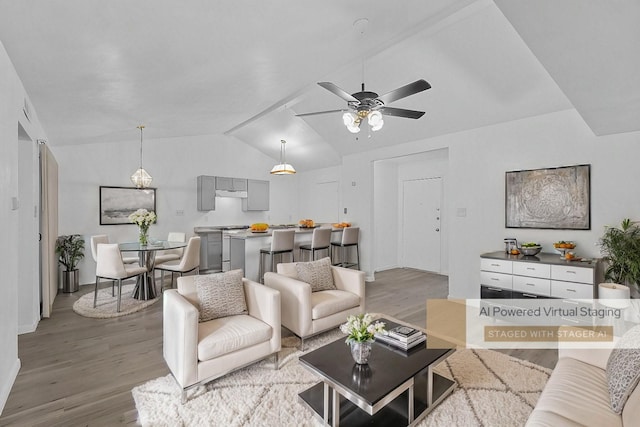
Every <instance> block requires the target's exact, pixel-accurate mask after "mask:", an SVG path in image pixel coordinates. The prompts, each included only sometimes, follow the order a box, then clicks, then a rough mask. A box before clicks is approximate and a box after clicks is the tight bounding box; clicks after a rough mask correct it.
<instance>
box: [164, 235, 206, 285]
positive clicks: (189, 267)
mask: <svg viewBox="0 0 640 427" xmlns="http://www.w3.org/2000/svg"><path fill="white" fill-rule="evenodd" d="M199 268H200V236H194V237H190V238H189V241H188V242H187V247H186V248H184V253H183V254H182V258H180V259H178V260H172V261H167V262H163V263H161V264H156V266H155V267H154V269H155V270H160V272H161V276H160V292H162V290H163V288H164V272H165V271H168V272H170V273H171V287H172V288H173V275H174V273H179V274H180V276H181V277H182V275H183V274H184V273H189V272H191V271H194V270H195V271H196V274H198V269H199Z"/></svg>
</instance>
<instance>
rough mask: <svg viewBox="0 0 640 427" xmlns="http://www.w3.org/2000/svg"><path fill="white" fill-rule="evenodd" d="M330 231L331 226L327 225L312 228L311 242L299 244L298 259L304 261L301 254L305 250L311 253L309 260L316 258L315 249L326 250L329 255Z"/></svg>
mask: <svg viewBox="0 0 640 427" xmlns="http://www.w3.org/2000/svg"><path fill="white" fill-rule="evenodd" d="M331 231H332V230H331V228H328V227H323V228H316V229H314V230H313V234H312V235H311V244H308V245H306V244H305V245H300V249H299V250H300V261H304V256H303V254H304V253H305V252H310V253H311V261H315V260H316V252H317V251H327V255H330V245H331Z"/></svg>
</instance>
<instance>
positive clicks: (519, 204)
mask: <svg viewBox="0 0 640 427" xmlns="http://www.w3.org/2000/svg"><path fill="white" fill-rule="evenodd" d="M590 169H591V165H576V166H562V167H557V168H547V169H534V170H522V171H510V172H506V174H505V186H506V191H505V192H506V195H505V226H506V227H507V228H546V229H565V230H590V229H591V201H590V192H591V190H590V185H591V183H590V179H591V178H590V174H591V170H590Z"/></svg>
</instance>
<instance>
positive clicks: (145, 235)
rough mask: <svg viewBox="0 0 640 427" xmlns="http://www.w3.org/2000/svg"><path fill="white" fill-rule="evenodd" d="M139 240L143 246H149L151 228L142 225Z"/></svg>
mask: <svg viewBox="0 0 640 427" xmlns="http://www.w3.org/2000/svg"><path fill="white" fill-rule="evenodd" d="M138 241H139V242H140V244H141V245H142V246H147V243H148V242H149V229H148V228H144V227H140V234H139V235H138Z"/></svg>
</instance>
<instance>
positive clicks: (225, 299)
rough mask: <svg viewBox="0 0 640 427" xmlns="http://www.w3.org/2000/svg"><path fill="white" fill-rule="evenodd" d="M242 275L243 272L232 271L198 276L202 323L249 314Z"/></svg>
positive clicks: (196, 279) (197, 290) (197, 286)
mask: <svg viewBox="0 0 640 427" xmlns="http://www.w3.org/2000/svg"><path fill="white" fill-rule="evenodd" d="M242 274H243V273H242V270H232V271H227V272H226V273H216V274H206V275H202V276H200V275H198V276H196V278H195V280H194V281H195V284H196V292H197V293H198V300H199V301H200V322H206V321H208V320H212V319H218V318H220V317H226V316H234V315H236V314H247V313H248V310H247V301H246V300H245V298H244V285H243V284H242Z"/></svg>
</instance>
